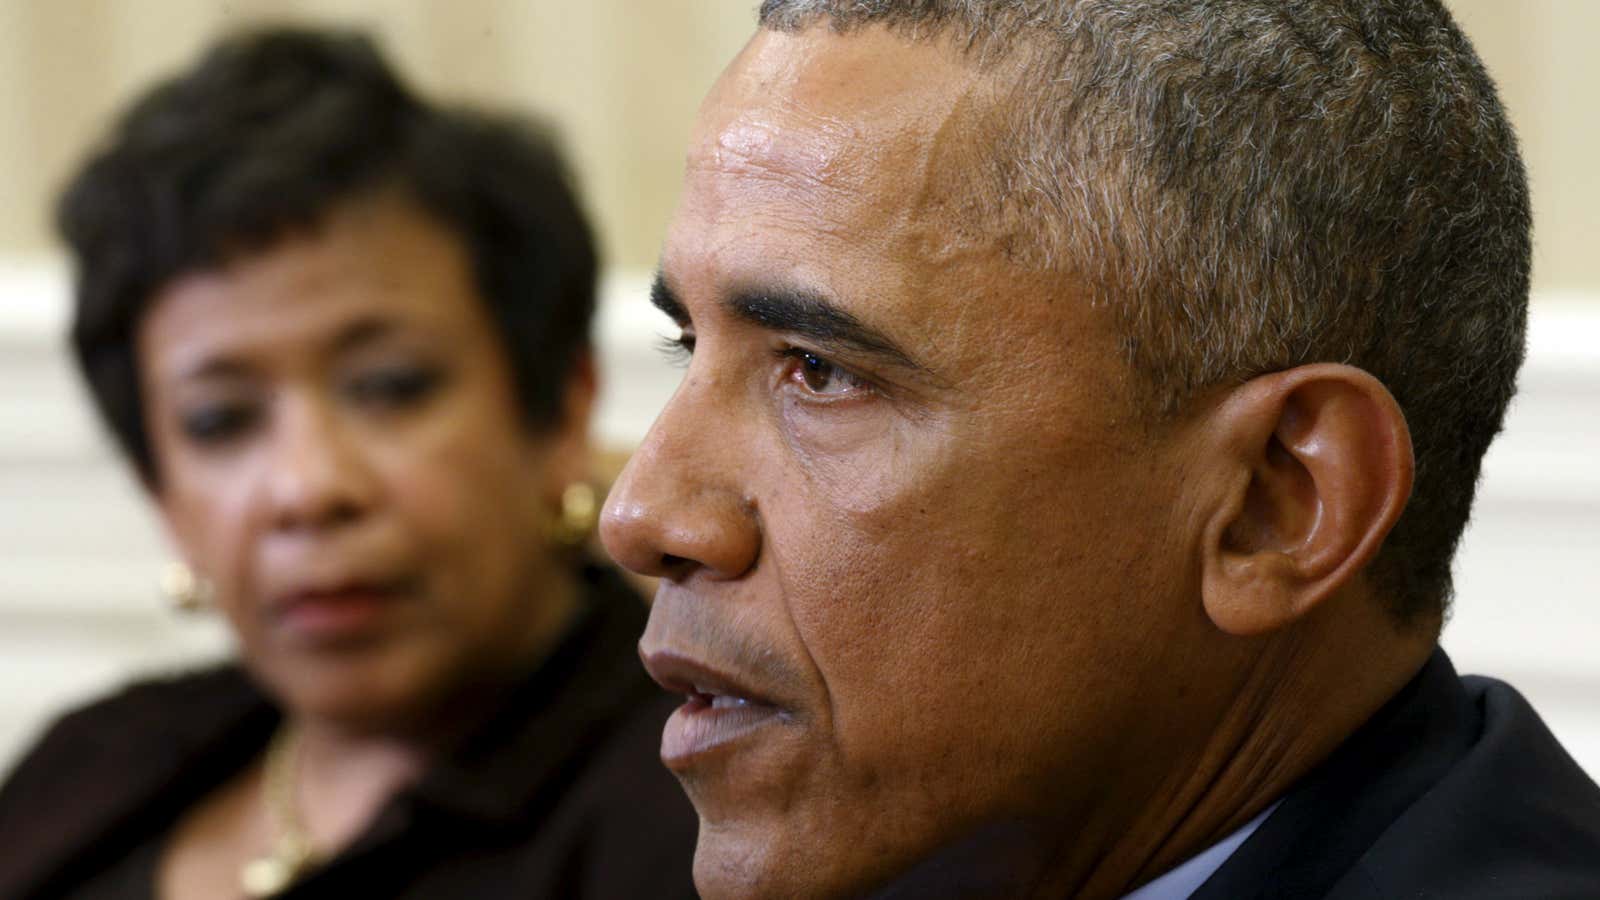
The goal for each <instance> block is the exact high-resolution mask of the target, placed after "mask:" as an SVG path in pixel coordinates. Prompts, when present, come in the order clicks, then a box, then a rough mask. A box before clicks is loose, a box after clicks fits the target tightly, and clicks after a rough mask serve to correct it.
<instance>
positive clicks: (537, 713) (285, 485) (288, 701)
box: [0, 30, 695, 900]
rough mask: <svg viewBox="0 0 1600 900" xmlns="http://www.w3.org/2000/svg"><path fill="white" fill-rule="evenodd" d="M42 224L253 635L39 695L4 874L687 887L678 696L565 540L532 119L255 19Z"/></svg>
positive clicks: (572, 361)
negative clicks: (60, 709)
mask: <svg viewBox="0 0 1600 900" xmlns="http://www.w3.org/2000/svg"><path fill="white" fill-rule="evenodd" d="M60 224H61V228H62V231H63V233H64V235H65V237H66V239H67V241H68V243H69V244H70V245H71V249H72V250H73V252H74V254H75V257H76V262H77V277H78V283H77V306H76V316H75V321H74V325H73V335H72V336H73V347H74V350H75V351H76V354H77V359H78V362H79V363H80V365H81V367H82V370H83V372H84V373H85V376H86V379H87V382H88V385H89V388H90V391H91V393H92V395H93V396H94V399H95V402H96V404H97V407H98V409H99V411H100V412H101V414H102V415H103V417H104V419H105V420H106V422H107V423H108V424H109V426H110V429H111V431H112V433H113V434H114V435H115V437H116V439H117V441H118V442H119V444H120V445H121V447H122V449H123V450H124V451H125V453H126V455H127V456H128V458H129V459H130V460H131V462H132V465H133V467H134V469H135V470H136V472H137V473H138V476H139V478H140V480H141V481H142V483H143V484H144V486H145V487H146V489H147V490H148V492H149V494H150V496H151V497H152V499H153V500H154V501H155V503H156V504H157V506H158V507H159V510H160V513H161V517H162V519H163V520H164V522H165V524H166V526H167V529H168V530H169V532H170V535H171V538H172V540H173V542H174V544H175V545H176V547H177V548H178V549H179V550H180V552H181V554H182V556H183V557H184V559H185V562H186V564H187V566H188V568H189V569H190V570H192V572H193V578H192V579H189V580H188V581H187V582H186V583H181V584H178V585H175V588H176V590H177V591H178V593H180V594H182V595H184V598H185V599H186V600H187V601H188V602H190V603H204V604H206V605H209V606H212V607H214V608H215V609H216V610H217V611H219V612H220V613H221V614H223V615H224V616H225V617H226V620H227V622H228V624H229V625H230V626H231V629H232V631H233V632H234V635H235V637H236V644H237V648H238V655H239V660H238V664H237V665H230V666H226V667H222V668H220V669H217V670H214V671H209V672H204V673H200V674H195V675H190V676H186V677H182V678H178V679H175V680H167V681H161V682H153V683H148V684H143V685H139V686H136V687H133V688H130V689H128V690H126V691H124V692H123V693H121V694H120V695H118V696H116V697H114V698H112V699H110V700H106V701H102V702H100V703H98V704H96V705H93V706H91V707H89V708H87V709H84V710H81V711H78V712H76V713H73V714H72V715H70V716H68V717H66V718H65V719H63V720H62V721H61V722H59V723H58V724H57V725H56V726H55V727H54V728H52V729H51V730H50V732H49V733H48V734H47V735H46V736H45V738H44V739H43V740H42V742H41V743H40V744H39V745H38V746H37V747H36V748H35V749H34V750H33V751H32V752H31V753H30V754H29V755H28V757H27V758H26V759H25V760H24V761H23V762H22V764H21V765H20V766H19V767H18V769H17V770H16V771H15V772H14V773H13V776H12V777H11V779H10V780H9V782H8V783H7V785H6V786H5V788H4V790H3V791H0V833H3V834H5V835H6V847H5V849H4V852H3V853H0V895H3V896H5V897H26V896H49V897H139V896H147V897H161V898H176V900H182V898H217V897H230V896H235V897H236V896H253V897H260V896H283V897H320V896H329V897H333V896H338V897H356V896H359V897H402V896H404V897H502V896H503V897H513V896H515V897H554V896H560V897H580V896H591V897H592V896H613V897H635V896H649V897H672V896H691V895H692V887H691V884H690V881H689V865H690V857H691V855H692V851H693V845H694V838H695V833H694V830H695V824H694V817H693V814H692V811H691V810H690V809H689V807H688V805H687V803H686V801H684V799H683V797H682V794H681V792H680V790H679V788H678V786H677V784H676V783H675V782H674V781H673V780H672V778H671V777H670V776H669V775H668V774H667V773H666V771H665V770H664V769H663V768H662V767H661V766H660V764H659V762H658V761H657V758H656V757H657V744H658V740H659V735H660V732H661V723H662V721H663V720H664V719H665V717H666V715H667V713H668V712H669V711H670V709H671V707H672V706H673V705H674V701H673V700H672V698H669V697H667V696H665V695H662V694H661V693H660V692H659V691H658V690H656V689H655V687H654V686H653V685H652V684H651V683H650V682H649V680H648V679H647V678H646V677H645V675H644V674H643V672H642V670H641V668H640V665H639V663H638V660H637V657H636V654H635V649H634V646H635V642H636V641H637V639H638V636H639V634H640V632H641V631H642V630H643V626H644V615H645V614H644V609H643V605H642V603H640V602H639V601H638V599H637V598H636V597H635V596H634V595H633V594H632V593H631V592H630V591H629V590H628V589H627V588H626V587H625V586H624V585H623V583H622V582H621V581H620V580H619V579H618V578H617V577H616V575H615V574H613V572H612V571H611V570H610V569H608V568H605V567H601V566H598V565H594V564H592V563H590V562H589V561H588V560H587V558H586V557H585V555H584V553H583V550H582V546H583V544H584V539H585V532H586V528H587V526H588V525H589V524H591V523H590V522H589V521H588V520H589V519H590V518H591V514H592V509H593V505H594V501H593V497H592V496H588V495H586V493H585V490H584V489H583V487H582V483H583V479H584V477H585V475H586V474H587V465H588V446H587V440H586V434H587V426H588V419H589V410H590V405H591V400H592V398H593V396H594V390H595V377H594V368H593V362H592V354H591V350H590V345H589V327H590V319H591V317H592V313H593V307H594V293H595V275H596V261H595V253H594V249H593V244H592V239H591V236H590V232H589V229H588V226H587V224H586V222H585V220H584V217H583V215H582V213H581V211H580V209H579V207H578V204H577V202H576V200H575V198H574V196H573V194H572V192H571V190H570V189H569V187H568V186H567V183H566V179H565V175H564V170H563V167H562V165H561V162H560V160H559V158H558V156H557V154H556V153H555V151H554V150H553V148H552V146H551V144H550V143H549V142H548V141H547V140H546V139H545V138H543V137H541V136H539V135H538V134H537V133H534V132H531V131H529V130H527V129H525V128H523V127H521V126H518V125H516V124H514V123H511V122H508V121H506V120H502V119H499V118H495V117H491V116H485V115H479V114H472V113H468V112H464V111H460V110H455V109H446V108H439V107H435V106H431V105H429V104H427V103H425V102H423V101H421V100H420V99H419V98H417V97H416V96H414V95H413V94H412V93H411V92H409V91H408V90H407V89H406V88H405V87H404V86H403V85H402V84H401V83H400V82H399V81H398V80H397V78H396V77H395V75H394V74H393V73H392V72H391V71H390V70H389V69H388V67H387V66H386V65H385V63H384V62H383V60H382V59H381V58H380V57H379V55H378V54H377V52H376V51H375V50H374V48H373V47H372V46H371V45H370V44H369V43H368V42H367V41H366V40H364V39H362V38H359V37H354V36H348V35H346V36H329V35H319V34H314V33H310V32H303V31H288V30H283V31H273V32H263V33H257V34H251V35H245V36H240V37H237V38H234V39H231V40H228V41H225V42H224V43H222V44H221V45H219V46H218V47H216V48H215V49H214V50H212V51H211V52H210V53H209V54H208V55H207V56H206V57H205V58H204V59H203V60H202V61H201V62H200V63H199V64H198V66H197V67H196V68H194V69H193V70H192V71H190V72H188V73H185V74H183V75H181V76H180V77H178V78H176V79H174V80H172V81H169V82H167V83H165V84H163V85H161V86H160V87H158V88H156V89H155V90H154V91H152V92H151V93H150V94H148V95H147V96H145V97H144V98H143V99H142V100H141V101H139V102H138V103H137V104H136V105H135V106H134V107H133V108H132V109H131V110H130V111H129V112H128V113H127V115H126V116H125V117H124V118H123V119H122V120H121V121H120V123H119V124H118V125H117V127H116V128H115V129H114V131H113V132H112V133H111V135H110V137H109V140H108V142H107V143H106V145H105V146H104V147H103V148H101V149H100V150H99V151H98V152H97V154H96V155H95V156H94V157H93V158H92V159H91V161H90V162H89V163H88V165H87V166H86V167H85V168H84V169H83V171H82V172H81V173H80V174H79V175H78V177H77V178H76V180H75V181H74V182H73V183H72V184H71V185H70V187H69V188H68V190H67V192H66V194H65V196H64V198H63V200H62V203H61V207H60ZM85 524H86V526H90V525H91V524H92V523H85Z"/></svg>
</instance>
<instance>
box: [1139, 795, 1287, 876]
mask: <svg viewBox="0 0 1600 900" xmlns="http://www.w3.org/2000/svg"><path fill="white" fill-rule="evenodd" d="M1277 808H1278V804H1276V803H1274V804H1272V805H1271V806H1269V807H1267V808H1266V809H1264V810H1262V811H1261V814H1260V815H1258V816H1256V817H1255V818H1254V819H1251V820H1250V821H1248V822H1246V823H1245V824H1244V826H1243V827H1242V828H1240V829H1239V830H1238V831H1235V832H1234V833H1233V834H1230V835H1228V836H1227V837H1225V838H1223V839H1222V840H1220V841H1217V842H1216V843H1215V844H1212V845H1211V846H1210V847H1207V848H1206V849H1204V850H1202V851H1200V852H1199V853H1197V854H1195V855H1194V856H1191V857H1189V859H1188V860H1187V861H1185V862H1184V863H1183V864H1182V865H1180V866H1178V867H1177V868H1175V869H1172V870H1170V871H1168V872H1167V873H1166V874H1165V875H1162V876H1161V877H1160V878H1157V879H1156V880H1154V881H1152V882H1150V883H1148V884H1146V885H1145V886H1144V887H1142V888H1139V889H1138V890H1136V891H1134V892H1133V893H1131V894H1128V895H1127V896H1125V897H1123V898H1122V900H1187V898H1188V897H1189V895H1190V894H1193V893H1194V892H1195V891H1197V890H1199V889H1200V885H1202V884H1205V883H1206V879H1207V878H1210V877H1211V876H1212V875H1213V874H1214V873H1215V872H1216V871H1217V870H1218V869H1220V868H1222V864H1223V863H1225V862H1227V861H1228V857H1230V856H1232V855H1233V852H1234V851H1235V850H1238V849H1239V845H1240V844H1243V843H1244V842H1245V840H1246V839H1248V838H1249V837H1250V835H1252V834H1255V832H1256V829H1257V828H1260V827H1261V823H1262V822H1265V821H1266V820H1267V816H1269V815H1271V814H1272V811H1273V810H1275V809H1277Z"/></svg>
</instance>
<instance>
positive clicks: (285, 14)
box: [0, 0, 1600, 774]
mask: <svg viewBox="0 0 1600 900" xmlns="http://www.w3.org/2000/svg"><path fill="white" fill-rule="evenodd" d="M1446 5H1447V6H1449V7H1450V8H1451V10H1452V11H1453V12H1454V13H1455V14H1456V15H1457V17H1458V19H1459V21H1460V22H1461V24H1462V26H1463V27H1464V29H1465V30H1466V32H1467V34H1468V35H1469V36H1470V37H1471V38H1472V39H1473V41H1474V42H1475V43H1476V45H1477V47H1478V50H1479V52H1480V54H1481V55H1482V57H1483V58H1484V61H1485V62H1486V64H1487V65H1488V67H1489V70H1490V72H1491V73H1492V74H1493V75H1494V76H1495V77H1496V79H1497V80H1498V82H1499V84H1500V87H1501V92H1502V96H1503V98H1504V100H1505V102H1506V105H1507V106H1508V108H1509V109H1510V113H1511V117H1512V120H1513V121H1514V123H1515V124H1516V126H1517V128H1518V131H1519V133H1520V135H1521V137H1522V141H1523V152H1524V155H1525V158H1526V160H1527V163H1528V167H1529V170H1530V173H1531V176H1532V180H1533V190H1534V201H1535V215H1536V220H1535V221H1536V235H1535V237H1536V242H1537V246H1536V253H1535V284H1534V301H1533V318H1532V325H1531V336H1530V347H1529V350H1530V353H1529V360H1528V364H1527V368H1526V369H1525V370H1524V375H1523V380H1522V391H1521V394H1520V396H1519V398H1518V400H1517V401H1516V403H1515V405H1514V406H1513V408H1512V413H1511V417H1510V420H1509V422H1508V424H1507V430H1506V433H1505V435H1504V436H1503V437H1502V438H1501V439H1500V441H1499V442H1498V444H1497V445H1496V446H1495V448H1494V449H1493V450H1492V451H1491V453H1490V458H1489V460H1488V461H1487V463H1486V466H1485V475H1484V482H1483V485H1482V488H1481V490H1480V493H1479V500H1478V506H1477V513H1476V516H1475V519H1474V523H1473V525H1472V527H1471V529H1470V531H1469V532H1468V535H1467V538H1466V540H1465V543H1464V545H1463V547H1462V551H1461V555H1460V557H1459V559H1458V564H1457V586H1458V589H1459V596H1458V599H1457V601H1456V607H1455V616H1454V619H1453V621H1452V622H1451V623H1450V624H1449V626H1448V627H1447V629H1446V632H1445V645H1446V647H1447V648H1448V649H1449V650H1450V651H1451V652H1452V654H1453V655H1454V656H1455V659H1456V664H1457V666H1458V668H1460V669H1462V670H1464V671H1476V672H1485V673H1492V674H1495V675H1497V676H1500V677H1504V678H1507V679H1509V680H1511V681H1512V683H1513V684H1515V685H1516V686H1517V687H1519V688H1520V689H1521V690H1523V691H1524V692H1525V693H1527V694H1528V695H1529V696H1530V697H1531V698H1532V700H1533V702H1534V704H1535V705H1536V706H1537V707H1538V708H1539V709H1540V710H1541V712H1542V713H1543V714H1544V715H1545V717H1546V719H1547V720H1548V721H1549V722H1550V724H1551V726H1552V728H1554V730H1555V731H1556V732H1557V734H1558V735H1559V736H1560V737H1561V738H1562V739H1563V740H1564V741H1565V742H1566V743H1567V746H1568V748H1569V749H1570V750H1572V752H1573V753H1574V755H1575V756H1577V757H1578V758H1579V761H1580V762H1582V763H1583V764H1584V765H1585V766H1586V767H1587V768H1588V769H1589V771H1590V772H1591V773H1592V774H1600V650H1597V649H1596V645H1597V643H1600V641H1597V638H1600V167H1597V166H1596V164H1595V152H1596V151H1595V148H1596V147H1597V146H1600V100H1597V99H1596V98H1597V96H1600V92H1597V88H1600V54H1596V53H1594V51H1593V47H1592V41H1593V35H1595V34H1597V33H1600V2H1593V0H1517V2H1507V0H1446ZM755 6H756V3H755V0H648V2H642V0H583V2H565V0H452V2H450V3H444V2H437V0H315V2H313V0H303V2H294V0H161V2H144V0H0V769H3V768H4V767H5V766H6V765H7V764H8V763H9V761H10V760H11V759H12V758H13V757H14V755H15V754H16V753H17V752H19V751H20V750H21V748H22V746H23V745H25V743H26V742H27V741H28V740H30V739H31V738H32V736H33V735H34V734H36V733H37V730H38V729H39V728H40V727H42V725H43V724H44V723H45V722H46V721H47V720H48V718H49V717H50V716H51V715H52V714H53V713H54V712H56V711H58V710H60V709H61V708H62V707H63V706H64V705H68V704H72V703H76V702H80V701H82V700H85V699H87V698H89V697H92V696H94V695H95V694H98V693H101V692H103V691H105V690H106V689H108V688H110V687H111V686H113V685H115V684H117V683H119V682H121V681H124V680H126V679H127V678H129V677H130V676H132V675H134V674H143V673H149V672H157V671H163V670H171V669H174V668H179V667H182V666H185V665H189V664H192V663H193V662H194V661H196V660H197V659H204V658H210V657H215V656H217V655H220V654H223V653H226V652H227V647H226V639H225V636H224V634H223V632H222V630H221V628H220V627H219V626H218V625H217V624H216V623H212V622H208V621H206V620H205V619H203V618H201V619H194V618H187V619H186V618H182V617H180V616H179V615H178V614H176V613H174V612H172V611H171V610H170V609H169V608H168V605H167V603H166V601H165V600H164V598H163V597H162V596H161V594H160V591H159V589H158V578H159V574H160V571H161V566H162V564H163V563H164V562H165V561H166V560H167V559H168V553H167V551H166V548H165V545H164V538H163V536H162V534H161V533H160V530H159V528H158V526H157V524H156V522H155V520H154V518H153V516H152V515H151V513H150V512H149V510H148V509H147V507H146V504H145V502H144V499H143V498H142V497H141V496H140V495H139V494H138V491H137V489H136V487H135V486H134V485H133V483H132V480H131V479H130V478H129V476H128V475H127V473H125V472H124V471H123V469H122V467H121V465H120V461H119V460H118V459H116V457H115V456H114V455H113V453H112V451H111V448H110V445H109V443H108V442H107V440H106V439H105V437H104V435H103V434H102V433H101V432H100V431H99V429H98V427H97V426H96V425H95V423H94V422H93V421H92V420H91V419H90V417H89V410H88V406H87V401H86V399H85V398H84V396H83V394H82V391H81V388H80V386H79V384H78V382H77V380H76V377H75V375H74V374H73V373H72V372H71V371H70V370H69V369H68V367H67V360H66V355H65V352H64V350H63V344H62V335H63V334H64V329H65V322H66V307H67V293H68V290H69V285H68V280H67V279H68V272H67V269H66V267H65V264H64V263H63V261H62V260H61V258H60V251H59V248H58V247H57V245H56V243H55V242H54V240H53V237H52V233H51V229H50V227H49V221H50V208H51V205H52V202H53V197H54V194H55V192H56V190H57V189H58V188H59V186H60V185H61V183H62V181H63V179H64V178H65V177H66V174H67V173H68V172H69V171H70V170H71V169H72V168H73V167H74V166H76V165H77V163H78V162H79V161H80V160H81V159H82V158H83V155H84V153H85V152H86V150H87V149H88V148H89V147H90V146H91V145H92V142H93V141H94V140H95V138H96V137H97V135H98V134H99V133H100V132H102V131H103V129H104V128H105V126H106V124H107V121H108V117H110V116H111V115H113V113H114V112H115V111H116V110H118V109H119V108H120V107H121V106H122V105H124V104H125V103H126V102H127V101H128V100H130V99H131V98H132V97H134V96H135V95H137V94H138V93H140V92H141V91H143V90H144V89H145V88H147V87H148V86H149V85H150V84H151V83H152V81H153V80H154V79H157V78H160V77H161V76H163V75H165V74H167V73H170V72H172V71H174V70H176V69H177V68H179V67H181V66H183V65H185V64H187V63H188V62H189V61H190V60H192V59H193V57H194V56H195V55H196V54H197V53H198V52H199V51H200V49H201V48H202V47H203V46H205V45H206V44H207V43H208V42H209V41H210V40H211V39H212V38H214V37H215V36H217V35H219V34H221V33H225V32H227V31H230V30H234V29H238V28H244V27H249V26H251V25H255V24H262V23H271V22H285V21H299V22H313V23H324V24H337V25H340V26H346V27H358V28H363V29H367V30H370V31H371V32H372V33H374V34H375V35H376V36H377V37H378V38H379V40H380V41H381V43H382V44H383V46H384V47H385V48H386V49H387V51H388V52H389V54H390V56H391V58H392V59H393V60H394V61H395V62H396V63H397V65H398V66H399V68H401V69H402V70H403V71H404V72H405V73H407V75H408V76H409V78H410V80H411V81H412V83H413V84H414V85H415V86H417V87H418V88H420V89H422V90H423V91H425V92H426V93H428V94H429V95H430V96H433V97H438V98H447V99H454V100H463V101H469V102H472V103H478V104H482V105H492V106H496V107H501V108H511V109H516V110H522V111H526V112H529V113H533V114H537V115H540V116H543V117H545V118H547V119H549V120H551V121H553V122H554V123H555V124H556V125H557V126H558V127H559V129H560V131H561V133H562V135H563V137H564V143H565V146H566V149H567V152H568V154H569V156H570V157H571V159H572V161H573V163H574V165H575V168H576V170H577V174H578V175H579V176H580V179H581V181H582V186H583V189H584V195H585V196H586V198H587V201H588V205H589V208H590V211H591V213H592V215H593V216H594V218H595V219H596V222H597V226H598V230H599V235H600V238H601V243H602V246H603V248H604V251H605V253H606V260H607V262H608V268H607V271H608V274H607V277H606V279H605V287H604V296H603V302H602V311H601V316H600V322H599V326H600V335H599V337H600V343H601V350H602V365H603V377H604V380H605V381H604V392H603V395H602V405H601V409H600V414H599V422H598V432H599V436H600V438H601V441H602V442H603V443H604V444H605V445H606V446H608V447H612V448H616V449H620V450H626V449H627V448H628V447H629V446H631V445H632V444H633V443H635V442H636V441H637V440H638V439H639V437H640V436H642V435H643V433H644V431H645V429H646V428H648V426H649V424H650V421H651V419H652V418H653V416H654V413H655V411H656V410H657V409H658V408H659V407H660V406H661V404H662V403H663V402H664V401H665V400H666V398H667V396H668V395H669V394H670V392H671V390H672V388H673V386H674V385H675V384H676V381H677V377H678V371H677V370H676V369H673V368H671V367H669V366H668V365H667V364H666V363H665V362H663V361H661V360H660V359H658V357H657V354H656V351H655V349H654V346H653V343H654V338H655V336H656V335H657V334H658V333H661V332H664V331H666V330H667V328H666V323H665V321H664V320H663V319H661V318H660V317H659V316H658V315H657V314H656V313H654V312H653V311H652V310H651V309H650V307H649V304H648V301H647V299H646V296H645V292H646V287H647V283H648V276H649V272H650V269H651V267H652V265H653V264H654V259H655V255H656V250H657V245H658V243H659V241H660V238H661V234H662V231H663V228H664V226H665V224H666V221H667V218H668V216H669V215H670V213H671V210H672V206H673V203H674V201H675V198H676V194H677V190H678V178H679V170H680V167H681V163H682V153H683V149H684V143H685V141H686V139H687V135H688V130H689V125H690V121H691V119H692V117H693V115H694V111H695V109H696V107H697V105H698V103H699V100H700V97H701V95H702V94H703V93H704V92H705V90H706V88H707V87H709V85H710V84H711V82H712V80H713V79H714V78H715V76H716V74H717V72H718V71H719V70H720V69H721V67H722V65H723V64H724V63H725V62H726V61H727V60H728V59H729V58H731V57H732V55H733V54H734V53H735V52H736V51H737V49H738V48H739V46H740V45H741V44H742V43H743V41H744V39H745V38H746V37H747V36H748V34H749V33H750V31H751V29H752V27H753V23H754V17H755ZM1353 664H1359V661H1353Z"/></svg>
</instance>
